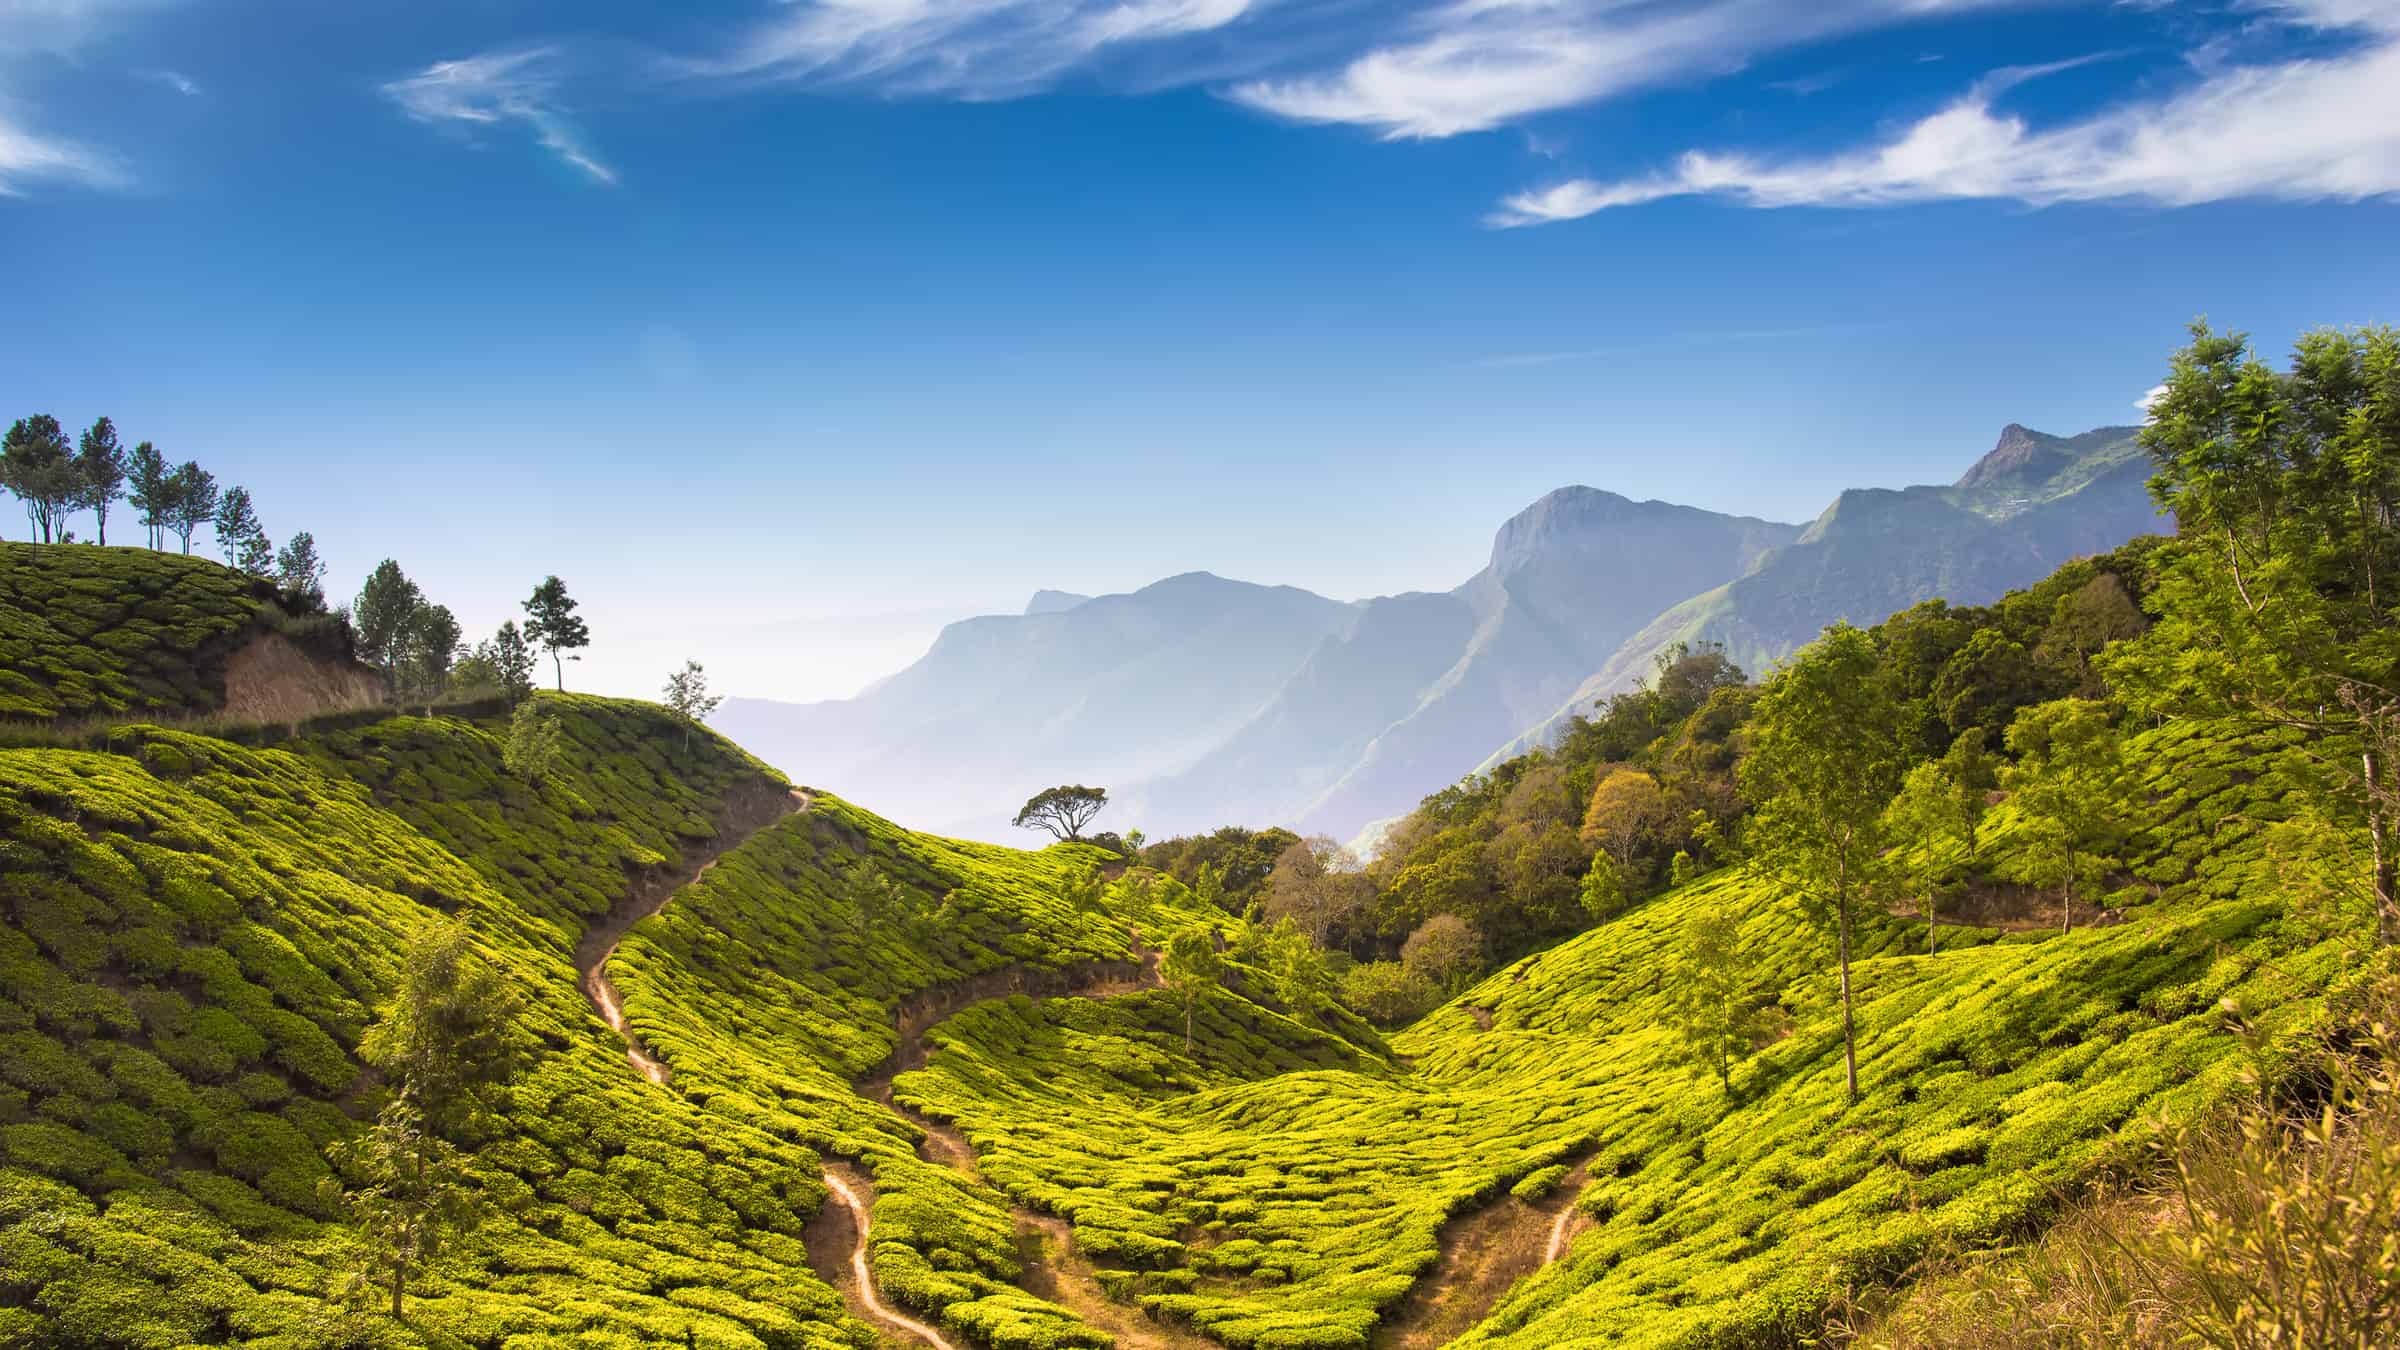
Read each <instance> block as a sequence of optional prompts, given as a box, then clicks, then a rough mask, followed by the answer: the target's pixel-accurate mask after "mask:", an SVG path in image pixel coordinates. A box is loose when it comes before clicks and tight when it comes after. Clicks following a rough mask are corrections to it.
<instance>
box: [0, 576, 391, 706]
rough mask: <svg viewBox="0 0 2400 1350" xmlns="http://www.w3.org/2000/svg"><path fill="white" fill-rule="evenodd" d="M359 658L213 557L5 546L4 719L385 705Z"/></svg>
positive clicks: (331, 632) (0, 640) (334, 627)
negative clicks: (376, 700)
mask: <svg viewBox="0 0 2400 1350" xmlns="http://www.w3.org/2000/svg"><path fill="white" fill-rule="evenodd" d="M262 648H266V649H273V650H272V651H271V653H270V652H269V651H264V650H261V649H262ZM286 653H289V655H288V656H287V655H286ZM245 655H247V656H248V657H249V658H251V659H248V660H242V661H241V666H242V669H241V674H240V676H233V672H232V671H231V670H229V667H231V666H233V665H234V664H235V662H236V661H237V659H239V658H242V657H244V656H245ZM262 657H263V658H264V659H263V660H262V659H260V658H262ZM349 657H350V651H349V645H348V641H347V638H346V637H345V636H344V635H343V633H342V630H341V626H340V625H339V624H338V622H336V621H334V620H331V619H329V618H327V617H325V616H321V615H320V616H313V617H312V616H303V615H299V614H295V613H293V612H292V611H291V610H290V609H289V608H288V607H287V606H286V605H285V603H284V601H283V599H282V597H281V596H280V595H278V593H277V592H276V589H275V586H274V585H273V583H271V582H268V581H264V580H261V579H259V578H257V577H253V576H250V575H248V574H246V573H242V572H237V571H234V570H233V569H232V568H229V567H224V566H220V565H219V564H217V563H214V562H211V561H210V560H208V559H206V558H194V557H185V556H182V555H178V554H169V553H157V552H152V551H150V550H148V549H138V548H99V547H93V546H88V545H71V544H46V545H37V544H20V543H6V542H0V719H6V720H25V719H53V718H82V717H93V716H101V715H108V714H118V713H132V712H146V713H152V714H157V715H174V716H182V715H189V714H203V713H213V712H218V711H220V710H223V709H225V708H226V706H227V704H228V702H229V701H231V702H233V703H234V704H236V705H237V711H240V710H242V709H240V707H239V705H242V704H245V703H247V704H251V705H254V707H253V709H251V710H248V711H247V714H246V715H249V716H252V717H264V716H266V715H268V714H269V713H270V712H275V713H280V712H282V711H283V710H284V709H285V708H289V707H291V706H293V705H295V704H300V705H305V708H306V710H307V711H321V710H329V709H331V708H334V707H338V706H350V705H355V704H357V703H360V702H364V701H366V700H367V699H369V698H373V697H379V696H380V685H379V682H378V681H376V680H375V679H374V677H373V676H372V675H371V673H369V672H365V671H363V670H359V669H356V668H355V667H354V666H353V665H352V663H351V662H350V660H349ZM277 658H282V659H277ZM229 677H232V678H234V679H235V683H236V687H235V688H233V689H230V690H229V688H228V680H229ZM245 677H246V678H245ZM244 684H246V685H247V686H248V687H247V688H244V687H241V686H243V685H244ZM278 684H280V685H284V686H287V687H286V688H283V689H276V688H274V687H273V686H275V685H278ZM294 684H300V685H310V686H315V687H313V688H308V689H293V688H289V686H291V685H294ZM267 705H280V706H276V707H272V708H270V707H268V706H267Z"/></svg>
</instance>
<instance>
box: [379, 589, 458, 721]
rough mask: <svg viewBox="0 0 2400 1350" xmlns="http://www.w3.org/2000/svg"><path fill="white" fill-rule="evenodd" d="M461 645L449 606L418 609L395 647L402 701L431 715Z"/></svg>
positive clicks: (401, 631)
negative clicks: (416, 703)
mask: <svg viewBox="0 0 2400 1350" xmlns="http://www.w3.org/2000/svg"><path fill="white" fill-rule="evenodd" d="M458 642H459V627H458V619H457V617H456V616H454V615H453V614H451V612H450V609H449V606H447V605H428V604H420V605H418V606H417V608H416V610H415V612H414V613H411V614H410V615H409V616H408V620H407V623H406V624H405V625H404V626H403V627H402V628H401V630H400V636H399V639H398V640H397V641H396V642H395V643H394V644H393V646H392V671H393V674H394V676H395V677H396V679H397V682H398V685H399V689H400V693H401V695H402V697H404V698H407V699H408V700H410V701H412V702H421V703H423V704H425V705H426V710H427V712H429V713H430V712H431V711H432V707H433V701H434V700H435V699H437V698H439V697H441V694H442V691H443V690H444V689H446V688H448V687H449V684H450V668H451V666H452V665H453V664H455V663H456V661H457V660H458Z"/></svg>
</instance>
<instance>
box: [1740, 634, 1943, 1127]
mask: <svg viewBox="0 0 2400 1350" xmlns="http://www.w3.org/2000/svg"><path fill="white" fill-rule="evenodd" d="M1877 662H1878V658H1877V655H1876V651H1875V642H1874V639H1872V638H1870V637H1868V636H1867V635H1866V634H1865V633H1862V632H1860V631H1859V630H1858V629H1856V628H1854V627H1852V626H1850V625H1849V624H1846V623H1837V624H1835V625H1834V626H1833V627H1831V628H1828V629H1826V630H1825V636H1823V637H1821V638H1819V639H1817V641H1816V642H1814V643H1812V644H1810V645H1809V646H1807V647H1805V648H1803V649H1801V651H1800V653H1799V654H1798V655H1797V656H1795V657H1793V658H1792V661H1791V664H1789V665H1787V666H1785V667H1784V668H1783V669H1782V670H1780V671H1778V672H1776V674H1775V677H1774V678H1773V679H1771V680H1769V681H1767V684H1766V687H1765V688H1764V689H1762V690H1761V691H1760V692H1759V696H1758V707H1757V711H1756V712H1755V713H1754V714H1753V717H1752V721H1751V736H1752V740H1751V749H1750V757H1749V758H1748V759H1746V760H1744V761H1743V762H1742V768H1741V780H1742V788H1743V790H1744V792H1746V793H1747V794H1748V795H1749V797H1750V799H1751V800H1752V801H1755V802H1757V803H1758V812H1757V814H1756V815H1755V816H1753V817H1752V818H1751V821H1750V825H1749V828H1748V830H1747V832H1746V836H1745V840H1746V842H1747V844H1748V846H1749V865H1750V867H1751V868H1752V869H1753V870H1754V871H1756V872H1757V873H1759V874H1760V875H1762V876H1764V877H1766V878H1768V879H1769V880H1771V881H1773V882H1775V883H1777V884H1778V885H1781V886H1784V887H1786V888H1787V889H1789V890H1791V891H1792V892H1794V893H1795V894H1796V895H1797V896H1798V897H1799V898H1800V901H1801V903H1802V906H1803V908H1804V909H1805V911H1806V913H1807V914H1808V916H1809V919H1810V921H1811V922H1812V923H1814V924H1816V925H1817V926H1818V927H1819V928H1820V929H1830V930H1832V933H1833V937H1834V948H1835V952H1836V954H1837V956H1838V957H1839V959H1840V961H1841V973H1842V1069H1843V1074H1844V1081H1845V1084H1846V1086H1847V1089H1848V1092H1849V1099H1850V1100H1851V1101H1853V1102H1855V1101H1857V1100H1858V1034H1857V1028H1856V1026H1855V1024H1854V1022H1853V1018H1852V1012H1851V1003H1850V927H1851V919H1852V915H1853V914H1854V913H1855V912H1856V911H1857V910H1858V909H1859V907H1861V906H1863V905H1865V904H1867V903H1869V902H1870V901H1871V900H1872V899H1873V897H1874V895H1875V892H1876V890H1877V888H1878V883H1879V882H1880V881H1881V879H1882V878H1881V874H1882V872H1883V869H1884V863H1883V851H1884V846H1885V844H1886V843H1887V842H1888V838H1887V832H1886V830H1885V828H1884V808H1885V806H1886V805H1887V804H1889V803H1890V801H1891V799H1892V794H1893V793H1894V792H1896V791H1897V790H1898V789H1899V787H1900V774H1901V769H1902V766H1903V765H1905V764H1906V763H1907V759H1906V752H1905V750H1904V749H1903V747H1902V746H1901V743H1900V736H1899V733H1898V731H1897V730H1896V728H1897V727H1898V726H1899V723H1900V716H1899V710H1898V709H1897V708H1896V707H1895V706H1893V702H1892V696H1891V694H1890V692H1889V691H1888V690H1887V689H1886V688H1885V684H1884V682H1883V681H1882V680H1880V679H1878V678H1876V672H1877Z"/></svg>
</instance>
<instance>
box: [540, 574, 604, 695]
mask: <svg viewBox="0 0 2400 1350" xmlns="http://www.w3.org/2000/svg"><path fill="white" fill-rule="evenodd" d="M525 615H526V619H525V639H526V641H528V642H530V643H532V644H533V645H534V646H536V647H539V648H541V649H542V650H543V651H545V652H548V653H549V654H550V669H551V672H552V674H553V675H555V676H556V678H557V681H558V692H560V693H562V694H563V693H565V692H567V668H566V665H565V664H564V660H565V658H564V657H563V655H562V653H565V652H571V651H576V650H578V649H580V648H584V647H589V646H591V645H592V630H591V628H590V627H589V626H587V625H586V624H585V623H584V621H583V619H582V618H581V617H580V616H578V615H577V614H576V613H575V602H574V600H572V599H570V598H569V597H568V595H567V583H565V582H563V581H560V580H559V579H558V578H557V577H554V576H553V577H546V578H544V579H543V581H542V584H541V585H539V586H536V587H534V588H533V596H532V598H531V599H529V600H527V601H526V602H525Z"/></svg>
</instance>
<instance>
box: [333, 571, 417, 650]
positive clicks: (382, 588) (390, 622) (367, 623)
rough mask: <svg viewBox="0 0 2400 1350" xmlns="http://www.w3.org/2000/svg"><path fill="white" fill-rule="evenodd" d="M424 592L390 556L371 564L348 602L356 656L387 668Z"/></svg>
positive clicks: (415, 613)
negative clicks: (372, 568) (356, 645)
mask: <svg viewBox="0 0 2400 1350" xmlns="http://www.w3.org/2000/svg"><path fill="white" fill-rule="evenodd" d="M424 604H425V596H424V593H423V592H421V591H419V590H418V589H417V583H415V582H413V581H410V580H409V579H408V577H407V576H406V575H405V574H403V573H402V572H401V570H400V564H399V563H397V562H395V561H393V560H392V559H390V558H386V559H384V560H383V561H382V562H379V563H377V564H375V570H374V571H372V572H369V573H367V580H366V584H365V585H363V586H360V587H359V588H358V599H356V600H354V601H352V602H351V604H350V626H351V627H352V628H353V629H354V630H356V631H357V633H358V659H359V660H361V661H364V662H366V663H367V664H368V665H371V666H380V667H382V668H383V669H384V670H386V671H389V670H391V669H392V668H393V667H394V666H395V665H396V664H397V663H398V661H399V649H400V639H401V636H402V635H403V634H405V633H406V632H407V631H408V626H409V624H410V622H411V621H413V620H414V619H415V618H416V615H417V610H418V609H420V608H421V607H423V605H424Z"/></svg>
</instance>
